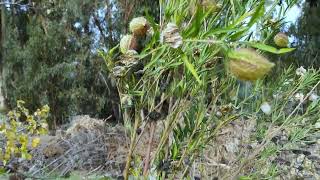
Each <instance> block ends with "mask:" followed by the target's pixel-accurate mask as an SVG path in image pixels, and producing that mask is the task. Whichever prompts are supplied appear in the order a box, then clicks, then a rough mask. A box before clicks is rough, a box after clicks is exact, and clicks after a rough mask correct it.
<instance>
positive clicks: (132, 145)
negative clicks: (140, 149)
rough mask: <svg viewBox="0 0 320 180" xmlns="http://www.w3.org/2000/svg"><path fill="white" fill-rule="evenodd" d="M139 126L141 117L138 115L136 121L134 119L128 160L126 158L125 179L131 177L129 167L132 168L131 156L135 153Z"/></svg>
mask: <svg viewBox="0 0 320 180" xmlns="http://www.w3.org/2000/svg"><path fill="white" fill-rule="evenodd" d="M138 126H139V118H138V116H136V118H135V121H134V129H133V131H132V132H131V136H132V137H131V143H130V149H129V152H128V155H127V160H126V166H125V169H124V171H123V177H124V179H125V180H127V179H128V178H129V176H128V175H129V168H130V164H131V158H132V154H133V149H134V144H135V141H136V137H137V135H136V134H137V133H136V130H137V129H138Z"/></svg>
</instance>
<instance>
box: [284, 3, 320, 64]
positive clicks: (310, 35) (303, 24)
mask: <svg viewBox="0 0 320 180" xmlns="http://www.w3.org/2000/svg"><path fill="white" fill-rule="evenodd" d="M319 26H320V6H317V4H316V1H308V2H307V3H302V14H301V16H300V18H299V19H298V21H297V22H296V23H295V24H293V25H292V26H291V27H290V28H289V32H290V33H292V35H293V36H294V42H293V45H294V46H296V47H298V48H297V50H296V51H295V53H294V56H293V58H294V59H293V62H294V63H295V64H297V65H298V66H315V67H319V66H320V61H319V56H320V54H319V52H320V29H319Z"/></svg>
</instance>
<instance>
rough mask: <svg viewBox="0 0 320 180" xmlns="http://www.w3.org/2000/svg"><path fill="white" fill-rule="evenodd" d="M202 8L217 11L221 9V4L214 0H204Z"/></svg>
mask: <svg viewBox="0 0 320 180" xmlns="http://www.w3.org/2000/svg"><path fill="white" fill-rule="evenodd" d="M201 5H202V8H203V9H204V10H206V11H210V12H217V11H219V10H220V9H221V5H220V4H218V3H217V2H216V1H214V0H202V2H201Z"/></svg>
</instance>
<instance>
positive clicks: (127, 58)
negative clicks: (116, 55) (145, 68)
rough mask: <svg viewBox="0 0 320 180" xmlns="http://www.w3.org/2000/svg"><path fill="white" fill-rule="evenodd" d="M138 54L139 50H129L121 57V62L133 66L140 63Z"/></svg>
mask: <svg viewBox="0 0 320 180" xmlns="http://www.w3.org/2000/svg"><path fill="white" fill-rule="evenodd" d="M136 55H138V53H137V51H135V50H128V51H127V53H125V54H123V55H122V56H121V57H120V63H121V64H123V65H125V66H128V67H129V66H133V65H136V64H138V63H139V62H138V59H137V58H136Z"/></svg>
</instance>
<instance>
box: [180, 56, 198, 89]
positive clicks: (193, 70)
mask: <svg viewBox="0 0 320 180" xmlns="http://www.w3.org/2000/svg"><path fill="white" fill-rule="evenodd" d="M182 59H183V62H184V64H185V65H186V67H187V69H188V70H189V71H190V72H191V74H192V75H193V76H194V77H195V78H196V80H197V81H198V83H199V84H201V80H200V78H199V76H198V74H197V71H196V69H195V68H194V67H193V65H192V64H191V63H190V62H189V61H188V57H187V56H186V55H185V54H183V55H182Z"/></svg>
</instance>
